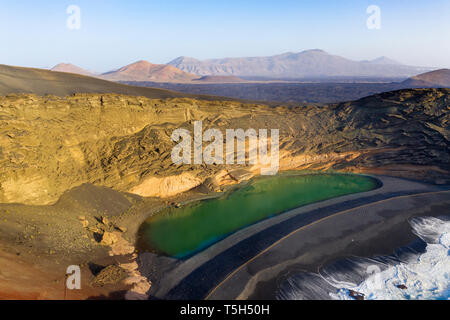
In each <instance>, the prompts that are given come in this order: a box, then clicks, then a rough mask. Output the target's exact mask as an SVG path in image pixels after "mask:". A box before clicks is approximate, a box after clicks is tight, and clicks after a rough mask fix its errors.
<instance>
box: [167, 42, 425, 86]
mask: <svg viewBox="0 0 450 320" xmlns="http://www.w3.org/2000/svg"><path fill="white" fill-rule="evenodd" d="M169 64H170V65H172V66H174V67H177V68H179V69H181V70H183V71H186V72H189V73H193V74H196V75H201V76H203V75H234V76H239V77H266V78H270V79H288V78H291V79H301V78H327V77H378V78H379V77H385V78H392V77H397V78H401V77H405V78H406V77H410V76H413V75H416V74H419V73H422V72H426V71H431V70H432V68H423V67H413V66H406V65H402V64H400V63H398V62H396V61H394V60H391V59H389V58H386V57H380V58H377V59H375V60H371V61H354V60H349V59H346V58H343V57H340V56H336V55H331V54H328V53H327V52H325V51H323V50H318V49H315V50H306V51H302V52H299V53H292V52H288V53H283V54H280V55H275V56H270V57H250V58H225V59H210V60H197V59H194V58H189V57H179V58H176V59H175V60H172V61H171V62H169Z"/></svg>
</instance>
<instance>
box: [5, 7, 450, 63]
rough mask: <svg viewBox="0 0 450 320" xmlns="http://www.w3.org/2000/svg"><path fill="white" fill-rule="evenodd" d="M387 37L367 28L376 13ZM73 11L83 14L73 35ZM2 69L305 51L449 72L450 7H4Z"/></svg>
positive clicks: (164, 61)
mask: <svg viewBox="0 0 450 320" xmlns="http://www.w3.org/2000/svg"><path fill="white" fill-rule="evenodd" d="M372 4H375V5H378V6H379V7H380V9H381V29H379V30H377V29H368V28H367V26H366V20H367V18H368V17H369V14H367V13H366V9H367V7H368V6H369V5H372ZM69 5H77V6H78V7H79V8H80V9H81V28H80V29H79V30H70V29H69V28H67V25H66V22H67V19H68V17H69V14H67V12H66V10H67V8H68V6H69ZM0 36H1V39H2V46H1V50H0V64H10V65H20V66H32V67H52V66H53V65H55V64H57V63H59V62H71V63H74V64H76V65H78V66H80V67H83V68H86V69H90V70H94V71H108V70H110V69H114V68H117V67H120V66H123V65H126V64H129V63H131V62H134V61H136V60H141V59H145V60H149V61H150V62H153V63H167V62H169V61H170V60H172V59H174V58H176V57H178V56H191V57H195V58H198V59H207V58H222V57H240V56H266V55H274V54H279V53H283V52H288V51H291V52H298V51H302V50H306V49H314V48H318V49H323V50H325V51H327V52H329V53H331V54H337V55H341V56H344V57H346V58H350V59H355V60H363V59H373V58H376V57H379V56H388V57H390V58H392V59H394V60H397V61H399V62H402V63H405V64H410V65H418V66H435V67H447V68H449V67H450V1H449V0H433V1H423V0H408V1H406V0H404V1H403V0H383V1H382V0H370V1H365V0H361V1H357V0H353V1H349V0H348V1H345V0H339V1H338V0H336V1H324V0H322V1H321V0H311V1H301V0H295V1H286V0H271V1H265V0H256V1H253V0H252V1H250V0H247V1H246V0H226V1H215V0H208V1H188V0H186V1H180V0H178V1H176V0H164V1H153V0H145V1H137V0H134V1H133V0H128V1H115V0H98V1H97V0H86V1H81V0H70V1H63V0H59V1H39V0H32V1H31V0H26V1H21V0H0Z"/></svg>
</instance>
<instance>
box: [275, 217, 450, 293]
mask: <svg viewBox="0 0 450 320" xmlns="http://www.w3.org/2000/svg"><path fill="white" fill-rule="evenodd" d="M410 225H411V228H412V231H413V232H414V233H415V234H416V235H417V236H418V237H419V238H420V240H418V241H417V242H415V243H414V244H412V245H411V246H408V247H404V248H400V249H398V250H396V252H395V253H394V254H393V255H391V256H379V257H374V258H360V257H354V258H348V259H342V260H340V261H337V262H335V263H333V264H330V265H328V266H326V267H324V268H322V269H321V270H320V271H319V273H317V274H316V273H298V274H296V275H294V276H291V277H290V278H288V279H287V280H285V281H284V282H283V283H282V284H281V285H280V288H279V290H278V292H277V298H278V299H289V300H303V299H338V300H349V299H354V297H352V296H351V290H353V291H354V292H357V293H362V294H364V298H365V299H367V300H425V299H427V300H449V299H450V216H445V217H439V218H435V217H420V218H414V219H412V220H411V221H410ZM353 295H354V294H353Z"/></svg>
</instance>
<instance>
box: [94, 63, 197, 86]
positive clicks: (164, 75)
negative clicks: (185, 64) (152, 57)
mask: <svg viewBox="0 0 450 320" xmlns="http://www.w3.org/2000/svg"><path fill="white" fill-rule="evenodd" d="M101 78H103V79H107V80H112V81H161V82H185V81H191V80H193V79H195V78H198V76H196V75H195V74H191V73H188V72H184V71H182V70H180V69H178V68H176V67H174V66H171V65H168V64H153V63H150V62H148V61H145V60H141V61H138V62H135V63H132V64H129V65H127V66H125V67H122V68H120V69H118V70H114V71H110V72H106V73H103V74H102V75H101Z"/></svg>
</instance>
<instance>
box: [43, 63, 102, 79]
mask: <svg viewBox="0 0 450 320" xmlns="http://www.w3.org/2000/svg"><path fill="white" fill-rule="evenodd" d="M50 70H51V71H58V72H67V73H75V74H81V75H83V76H89V77H95V73H93V72H89V71H87V70H84V69H82V68H80V67H77V66H75V65H73V64H71V63H59V64H57V65H56V66H54V67H53V68H51V69H50Z"/></svg>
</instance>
